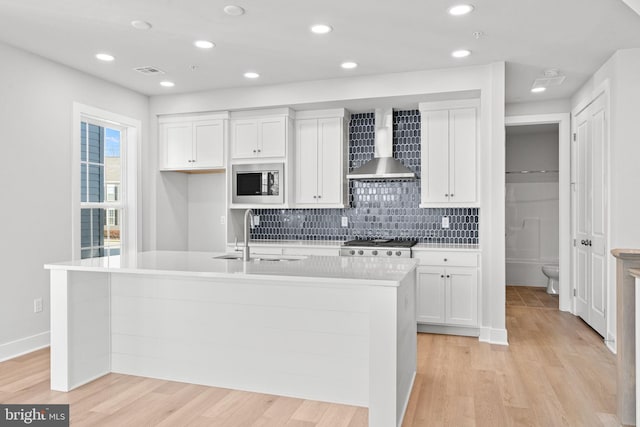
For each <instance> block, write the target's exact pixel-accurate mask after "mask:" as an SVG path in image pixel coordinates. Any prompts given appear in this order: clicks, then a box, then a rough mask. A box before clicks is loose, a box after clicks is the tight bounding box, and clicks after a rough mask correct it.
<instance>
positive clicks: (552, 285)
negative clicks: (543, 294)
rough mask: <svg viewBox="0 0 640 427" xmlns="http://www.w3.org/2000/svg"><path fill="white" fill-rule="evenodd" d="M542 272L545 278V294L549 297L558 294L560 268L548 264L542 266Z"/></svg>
mask: <svg viewBox="0 0 640 427" xmlns="http://www.w3.org/2000/svg"><path fill="white" fill-rule="evenodd" d="M542 272H543V273H544V275H545V276H547V279H548V280H547V293H548V294H551V295H557V294H558V283H559V279H560V267H559V266H558V265H553V264H548V265H543V266H542Z"/></svg>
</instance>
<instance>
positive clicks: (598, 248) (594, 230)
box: [588, 96, 608, 336]
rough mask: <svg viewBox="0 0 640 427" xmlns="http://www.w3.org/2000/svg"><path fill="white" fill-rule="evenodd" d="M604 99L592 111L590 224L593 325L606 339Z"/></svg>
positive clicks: (591, 314) (605, 154)
mask: <svg viewBox="0 0 640 427" xmlns="http://www.w3.org/2000/svg"><path fill="white" fill-rule="evenodd" d="M605 108H606V106H605V102H604V96H600V97H599V98H597V99H596V100H595V101H594V102H593V103H592V104H591V105H590V106H589V108H588V111H589V116H590V117H589V121H590V122H591V162H590V168H589V170H590V172H591V174H590V177H589V181H590V187H591V192H590V193H591V194H590V196H591V204H590V207H589V208H590V212H589V217H590V223H591V233H590V236H589V255H590V260H589V261H590V262H589V263H590V276H591V289H590V295H589V297H590V298H589V301H590V304H589V321H588V323H589V325H591V327H592V328H593V329H595V330H596V331H598V333H599V334H600V335H602V336H604V335H605V334H606V329H607V320H606V313H605V312H606V303H607V285H606V284H607V255H608V253H607V252H608V251H607V248H606V246H607V245H606V210H605V209H606V203H605V188H606V187H605V186H606V182H605V178H606V162H607V151H606V146H607V117H606V114H605V113H606V109H605Z"/></svg>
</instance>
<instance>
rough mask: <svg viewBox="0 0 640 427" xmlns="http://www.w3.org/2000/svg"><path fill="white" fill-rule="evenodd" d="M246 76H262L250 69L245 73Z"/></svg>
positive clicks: (251, 77) (249, 77)
mask: <svg viewBox="0 0 640 427" xmlns="http://www.w3.org/2000/svg"><path fill="white" fill-rule="evenodd" d="M244 76H245V77H246V78H248V79H257V78H258V77H260V74H258V73H256V72H253V71H248V72H246V73H244Z"/></svg>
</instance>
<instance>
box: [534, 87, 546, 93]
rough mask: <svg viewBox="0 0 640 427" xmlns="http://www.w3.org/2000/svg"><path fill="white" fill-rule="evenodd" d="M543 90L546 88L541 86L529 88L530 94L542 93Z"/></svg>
mask: <svg viewBox="0 0 640 427" xmlns="http://www.w3.org/2000/svg"><path fill="white" fill-rule="evenodd" d="M545 90H547V88H546V87H543V86H538V87H534V88H531V92H532V93H542V92H544V91H545Z"/></svg>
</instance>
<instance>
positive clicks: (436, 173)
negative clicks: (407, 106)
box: [421, 110, 449, 203]
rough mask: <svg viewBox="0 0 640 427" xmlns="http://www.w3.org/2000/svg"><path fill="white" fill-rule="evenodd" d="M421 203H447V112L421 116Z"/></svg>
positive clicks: (430, 112) (442, 111) (433, 112)
mask: <svg viewBox="0 0 640 427" xmlns="http://www.w3.org/2000/svg"><path fill="white" fill-rule="evenodd" d="M421 127H422V131H421V132H422V143H421V145H422V147H421V151H422V172H421V173H422V203H442V202H448V201H449V111H448V110H441V111H429V112H427V113H424V114H423V115H422V125H421Z"/></svg>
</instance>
